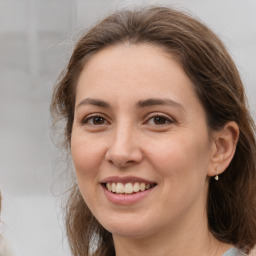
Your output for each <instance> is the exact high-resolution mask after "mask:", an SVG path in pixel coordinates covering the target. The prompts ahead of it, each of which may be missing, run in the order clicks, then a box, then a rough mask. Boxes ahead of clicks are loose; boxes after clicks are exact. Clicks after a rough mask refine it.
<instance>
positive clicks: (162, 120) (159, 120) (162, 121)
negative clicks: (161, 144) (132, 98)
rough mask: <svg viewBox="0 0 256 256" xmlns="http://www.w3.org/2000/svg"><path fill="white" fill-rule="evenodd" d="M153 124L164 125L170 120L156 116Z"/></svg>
mask: <svg viewBox="0 0 256 256" xmlns="http://www.w3.org/2000/svg"><path fill="white" fill-rule="evenodd" d="M153 122H154V124H157V125H163V124H166V123H168V120H167V119H166V118H165V117H162V116H156V117H154V118H153Z"/></svg>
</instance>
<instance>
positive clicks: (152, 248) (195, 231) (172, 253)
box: [113, 214, 231, 256]
mask: <svg viewBox="0 0 256 256" xmlns="http://www.w3.org/2000/svg"><path fill="white" fill-rule="evenodd" d="M202 223H204V224H203V225H202ZM175 226H176V227H175ZM175 226H172V228H171V231H170V228H167V229H165V228H163V229H162V230H161V232H158V233H154V234H152V235H149V236H147V237H143V238H140V237H132V238H131V237H128V238H127V237H120V236H117V235H113V239H114V244H115V250H116V256H130V255H133V256H137V255H140V256H146V255H147V256H153V255H154V256H155V255H158V256H186V255H201V256H222V255H223V254H224V252H225V251H227V250H228V249H229V248H230V247H231V245H228V244H223V243H221V242H220V241H218V240H217V239H216V238H215V237H214V236H213V235H212V234H211V233H210V232H209V230H208V225H207V218H206V214H204V218H203V221H202V218H200V216H198V217H197V218H195V219H193V220H191V219H190V221H189V222H187V223H184V224H183V225H181V223H177V224H176V225H175Z"/></svg>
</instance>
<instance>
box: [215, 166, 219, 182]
mask: <svg viewBox="0 0 256 256" xmlns="http://www.w3.org/2000/svg"><path fill="white" fill-rule="evenodd" d="M216 173H217V174H216V176H215V177H214V179H215V180H219V175H218V168H216Z"/></svg>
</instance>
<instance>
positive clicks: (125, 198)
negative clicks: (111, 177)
mask: <svg viewBox="0 0 256 256" xmlns="http://www.w3.org/2000/svg"><path fill="white" fill-rule="evenodd" d="M102 188H103V191H104V194H105V196H106V197H107V199H108V200H109V201H110V202H111V203H114V204H119V205H131V204H135V203H138V202H139V201H141V200H143V199H144V198H145V197H147V196H148V195H149V194H150V193H152V191H153V189H154V188H155V187H152V188H150V189H147V190H144V191H141V192H137V193H133V194H115V193H112V192H110V191H108V190H107V188H106V187H105V186H102Z"/></svg>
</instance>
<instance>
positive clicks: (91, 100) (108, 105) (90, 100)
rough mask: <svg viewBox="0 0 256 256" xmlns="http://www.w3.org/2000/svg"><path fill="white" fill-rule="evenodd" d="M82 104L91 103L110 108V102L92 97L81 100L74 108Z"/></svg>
mask: <svg viewBox="0 0 256 256" xmlns="http://www.w3.org/2000/svg"><path fill="white" fill-rule="evenodd" d="M84 105H93V106H96V107H100V108H110V104H109V103H107V102H106V101H103V100H99V99H92V98H86V99H84V100H82V101H81V102H80V103H79V104H78V105H77V106H76V108H79V107H81V106H84Z"/></svg>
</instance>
